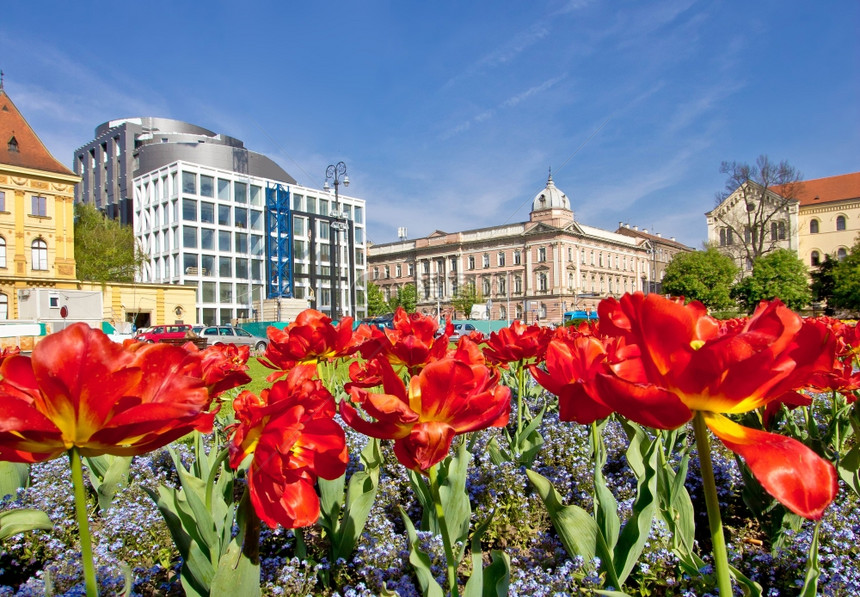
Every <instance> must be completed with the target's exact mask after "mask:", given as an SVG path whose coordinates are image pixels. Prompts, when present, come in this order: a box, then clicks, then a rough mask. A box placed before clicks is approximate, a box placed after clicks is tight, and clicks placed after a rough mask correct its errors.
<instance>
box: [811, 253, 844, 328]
mask: <svg viewBox="0 0 860 597" xmlns="http://www.w3.org/2000/svg"><path fill="white" fill-rule="evenodd" d="M838 266H839V262H838V261H837V260H836V259H834V258H833V257H831V256H830V255H825V256H824V261H822V262H821V263H820V264H819V266H818V267H817V268H816V269H815V270H814V271H813V272H812V274H811V276H812V288H811V290H812V299H813V300H815V301H823V302H824V303H825V305H826V306H825V309H824V314H825V315H833V309H834V307H835V306H836V305H835V302H834V299H833V295H834V294H835V292H836V280H835V279H834V277H833V271H834V270H835V269H836V268H837V267H838Z"/></svg>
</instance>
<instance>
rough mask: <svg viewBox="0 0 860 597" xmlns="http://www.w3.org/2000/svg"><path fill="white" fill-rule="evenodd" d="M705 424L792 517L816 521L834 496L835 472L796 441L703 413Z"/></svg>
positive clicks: (835, 486) (835, 487)
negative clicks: (793, 514) (736, 455)
mask: <svg viewBox="0 0 860 597" xmlns="http://www.w3.org/2000/svg"><path fill="white" fill-rule="evenodd" d="M705 422H706V423H707V425H708V427H709V428H710V429H711V431H712V432H713V433H714V435H716V436H717V437H718V438H720V440H721V441H722V442H723V444H725V445H726V447H727V448H728V449H730V450H732V451H733V452H735V453H737V454H739V455H740V456H742V457H743V459H744V460H745V461H746V463H747V466H749V468H750V470H751V471H752V472H753V474H754V475H755V477H756V479H758V481H759V483H761V484H762V487H764V488H765V490H767V492H768V493H770V494H771V495H772V496H773V497H775V498H776V499H777V500H778V501H779V502H780V503H781V504H782V505H784V506H785V507H786V508H788V509H789V510H791V511H792V512H794V513H795V514H797V515H799V516H803V517H804V518H809V519H811V520H818V519H820V518H821V517H822V515H823V514H824V509H825V508H827V506H828V505H829V504H830V502H832V501H833V498H834V497H836V491H837V489H838V484H837V477H836V469H835V468H834V467H833V465H832V464H831V463H829V462H827V461H826V460H824V459H823V458H821V457H819V456H818V455H817V454H815V452H813V451H812V450H810V449H809V448H808V447H806V446H804V445H803V444H802V443H800V442H799V441H797V440H794V439H792V438H790V437H785V436H782V435H777V434H775V433H768V432H766V431H758V430H756V429H750V428H748V427H743V426H741V425H738V424H737V423H735V422H733V421H732V420H730V419H728V418H727V417H724V416H722V415H718V414H714V413H706V414H705Z"/></svg>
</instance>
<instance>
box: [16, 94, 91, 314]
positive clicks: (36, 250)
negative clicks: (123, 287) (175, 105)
mask: <svg viewBox="0 0 860 597" xmlns="http://www.w3.org/2000/svg"><path fill="white" fill-rule="evenodd" d="M79 181H80V178H79V177H78V176H77V175H76V174H74V173H73V172H72V171H71V170H69V169H68V168H66V167H65V166H63V165H62V164H61V163H60V162H59V161H57V160H56V159H55V158H54V156H52V155H51V154H50V152H49V151H48V150H47V149H46V148H45V146H44V144H43V143H42V141H41V140H40V139H39V137H38V136H37V135H36V133H35V132H34V131H33V129H32V128H30V125H29V124H28V123H27V121H26V120H24V118H23V116H21V113H20V112H19V111H18V108H17V107H16V106H15V104H14V103H12V100H11V99H10V98H9V96H8V95H7V94H6V91H5V90H4V89H3V87H2V84H0V319H10V318H15V317H16V314H17V292H16V291H17V289H19V288H28V287H54V288H69V289H73V288H76V286H77V285H76V282H77V280H76V279H75V236H74V190H75V184H76V183H78V182H79Z"/></svg>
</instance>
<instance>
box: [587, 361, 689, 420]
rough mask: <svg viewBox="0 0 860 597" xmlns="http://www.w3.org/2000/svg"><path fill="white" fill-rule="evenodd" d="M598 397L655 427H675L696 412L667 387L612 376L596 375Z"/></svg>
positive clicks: (626, 415)
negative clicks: (631, 381)
mask: <svg viewBox="0 0 860 597" xmlns="http://www.w3.org/2000/svg"><path fill="white" fill-rule="evenodd" d="M594 387H595V392H596V394H597V396H598V397H599V399H600V400H601V401H603V402H604V403H606V405H607V406H608V407H610V408H612V410H615V411H617V412H619V413H621V414H622V415H624V416H625V417H627V418H628V419H630V420H631V421H635V422H637V423H639V424H641V425H647V426H648V427H654V428H655V429H675V428H676V427H680V426H681V425H683V424H684V423H686V422H687V421H689V420H690V419H692V418H693V412H692V411H691V410H690V409H689V408H687V406H686V405H685V404H684V403H683V402H681V400H680V399H679V398H678V396H676V395H675V394H673V393H672V392H669V391H667V390H664V389H663V388H660V387H658V386H653V385H648V384H637V383H629V382H626V381H624V380H622V379H619V378H617V377H615V376H613V375H608V374H605V373H601V374H599V375H596V376H595V377H594Z"/></svg>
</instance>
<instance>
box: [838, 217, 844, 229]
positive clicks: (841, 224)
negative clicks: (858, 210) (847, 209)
mask: <svg viewBox="0 0 860 597" xmlns="http://www.w3.org/2000/svg"><path fill="white" fill-rule="evenodd" d="M836 229H837V230H845V216H836Z"/></svg>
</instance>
